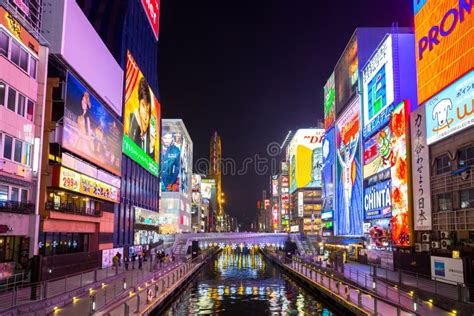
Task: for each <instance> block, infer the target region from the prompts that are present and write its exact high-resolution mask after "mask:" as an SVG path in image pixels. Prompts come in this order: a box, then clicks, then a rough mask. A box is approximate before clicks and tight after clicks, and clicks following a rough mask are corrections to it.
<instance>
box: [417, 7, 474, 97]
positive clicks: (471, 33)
mask: <svg viewBox="0 0 474 316" xmlns="http://www.w3.org/2000/svg"><path fill="white" fill-rule="evenodd" d="M415 2H417V1H415ZM473 4H474V2H473V1H470V0H444V1H439V0H424V1H421V3H418V4H416V3H415V10H416V14H415V45H416V64H417V71H418V103H419V104H422V103H424V102H425V101H426V100H428V99H429V98H431V97H432V96H433V95H435V94H436V93H438V92H439V91H441V90H442V89H444V88H445V87H447V86H448V85H450V84H451V83H453V82H454V81H456V79H458V78H460V77H461V76H463V75H464V74H465V73H466V72H468V71H470V70H472V69H473V67H474V48H473V46H472V39H473V38H474V17H473V15H474V10H473Z"/></svg>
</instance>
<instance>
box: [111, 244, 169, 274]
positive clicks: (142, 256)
mask: <svg viewBox="0 0 474 316" xmlns="http://www.w3.org/2000/svg"><path fill="white" fill-rule="evenodd" d="M148 256H151V254H149V253H147V252H139V253H133V254H131V255H130V256H126V257H125V258H124V259H123V263H124V266H125V270H127V271H128V269H129V267H130V263H131V265H132V269H135V265H136V263H137V262H138V269H140V270H141V269H142V268H143V262H145V261H147V260H148ZM174 261H175V256H174V254H171V256H170V255H169V254H165V252H164V251H163V250H161V251H157V252H156V255H155V267H157V266H158V265H159V267H160V268H161V266H162V265H163V264H168V263H170V262H174ZM112 263H113V266H114V267H115V271H116V272H117V273H118V268H119V267H120V266H121V265H122V254H121V253H120V252H117V253H116V254H115V256H114V257H113V258H112Z"/></svg>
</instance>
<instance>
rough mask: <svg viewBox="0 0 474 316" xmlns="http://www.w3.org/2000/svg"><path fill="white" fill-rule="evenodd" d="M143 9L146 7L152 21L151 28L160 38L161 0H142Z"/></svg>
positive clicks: (149, 20)
mask: <svg viewBox="0 0 474 316" xmlns="http://www.w3.org/2000/svg"><path fill="white" fill-rule="evenodd" d="M142 5H143V9H145V12H146V15H147V17H148V22H150V26H151V29H152V30H153V34H154V35H155V38H156V40H158V36H159V31H160V0H142Z"/></svg>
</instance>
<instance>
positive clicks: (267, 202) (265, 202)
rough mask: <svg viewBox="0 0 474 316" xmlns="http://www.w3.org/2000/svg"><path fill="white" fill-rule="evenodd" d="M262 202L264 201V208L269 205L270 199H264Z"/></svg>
mask: <svg viewBox="0 0 474 316" xmlns="http://www.w3.org/2000/svg"><path fill="white" fill-rule="evenodd" d="M263 203H264V206H265V209H267V208H268V207H270V200H269V199H266V200H264V201H263Z"/></svg>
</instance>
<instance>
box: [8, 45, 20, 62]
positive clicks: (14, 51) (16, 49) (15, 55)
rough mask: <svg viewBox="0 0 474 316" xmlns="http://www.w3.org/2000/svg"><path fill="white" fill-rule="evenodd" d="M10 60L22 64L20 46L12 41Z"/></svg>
mask: <svg viewBox="0 0 474 316" xmlns="http://www.w3.org/2000/svg"><path fill="white" fill-rule="evenodd" d="M10 60H11V61H12V62H14V63H15V64H17V65H20V46H19V45H18V44H17V43H15V42H14V41H12V45H11V50H10Z"/></svg>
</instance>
